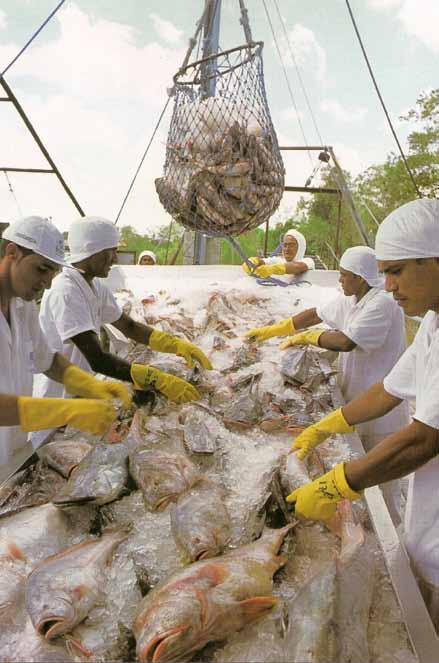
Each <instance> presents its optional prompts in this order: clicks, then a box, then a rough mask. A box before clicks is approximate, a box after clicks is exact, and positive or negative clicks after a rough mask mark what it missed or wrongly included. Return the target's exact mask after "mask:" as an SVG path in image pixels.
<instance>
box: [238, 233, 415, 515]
mask: <svg viewBox="0 0 439 663" xmlns="http://www.w3.org/2000/svg"><path fill="white" fill-rule="evenodd" d="M340 284H341V287H342V289H343V294H342V293H339V294H338V295H337V297H336V298H335V299H331V300H330V301H329V302H328V303H325V304H323V305H321V306H318V307H317V308H311V309H307V310H306V311H303V312H302V313H298V314H297V315H295V316H294V317H293V318H288V319H287V320H283V321H281V322H280V323H278V324H275V325H271V326H269V327H260V328H255V329H251V330H250V331H249V332H247V337H249V338H253V339H256V340H259V341H263V340H266V339H268V338H271V337H273V336H286V335H290V334H294V335H292V336H289V337H288V338H287V339H286V340H285V341H284V342H283V343H281V345H280V347H281V348H282V349H286V348H288V347H291V346H303V345H315V346H318V347H322V348H327V349H329V350H336V351H338V352H340V355H339V384H340V389H341V392H342V395H343V397H344V399H345V401H346V402H349V401H351V400H352V399H353V398H355V397H356V396H358V395H359V394H361V393H363V392H364V391H365V390H366V389H369V387H371V386H372V385H374V384H375V383H376V382H379V381H381V380H382V379H383V378H384V377H385V376H386V375H387V374H388V373H389V372H390V371H391V369H392V368H393V367H394V366H395V364H396V362H397V361H398V359H399V358H400V357H401V355H402V354H403V352H404V351H405V349H406V341H405V331H404V315H403V312H402V310H401V308H400V307H399V306H398V305H397V303H396V302H395V301H394V299H393V298H392V296H391V295H389V294H388V293H386V292H385V291H384V289H383V286H384V279H383V278H382V277H381V276H380V275H379V273H378V267H377V261H376V257H375V251H374V250H373V249H371V248H369V247H366V246H355V247H353V248H350V249H347V251H345V252H344V254H343V256H342V257H341V260H340ZM321 322H325V323H326V324H327V325H328V326H329V327H330V328H331V331H325V330H323V329H310V330H307V331H303V332H300V333H296V332H298V331H299V330H301V329H305V328H307V327H312V326H313V325H317V324H319V323H321ZM408 423H409V410H408V404H407V403H406V402H403V403H401V404H400V405H399V406H398V407H396V408H395V409H394V410H392V412H389V413H388V414H387V415H386V416H384V417H381V418H380V419H377V420H374V421H368V422H366V423H363V424H361V425H359V426H358V427H357V431H358V433H359V435H360V437H361V441H362V443H363V446H364V448H365V450H366V451H369V450H370V449H372V448H373V447H374V446H375V445H376V444H378V442H380V441H381V440H382V439H383V438H384V437H386V436H387V435H390V434H391V433H394V432H396V431H398V430H400V429H401V428H403V427H404V426H406V425H407V424H408ZM299 456H300V454H299ZM381 489H382V491H383V494H384V498H385V500H386V504H387V506H388V508H389V511H390V513H391V516H392V519H393V521H394V522H395V523H399V522H400V516H399V509H400V500H401V492H400V485H399V481H395V482H391V483H389V484H385V485H384V486H381Z"/></svg>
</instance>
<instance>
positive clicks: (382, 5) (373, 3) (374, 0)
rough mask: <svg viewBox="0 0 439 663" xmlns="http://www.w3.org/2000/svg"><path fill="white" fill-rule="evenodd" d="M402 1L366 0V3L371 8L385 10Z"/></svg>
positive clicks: (398, 4) (394, 7)
mask: <svg viewBox="0 0 439 663" xmlns="http://www.w3.org/2000/svg"><path fill="white" fill-rule="evenodd" d="M402 1H403V0H368V4H369V7H371V8H372V9H377V10H378V11H387V10H389V9H396V8H397V7H399V6H400V5H401V2H402Z"/></svg>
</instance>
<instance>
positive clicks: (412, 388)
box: [383, 339, 416, 400]
mask: <svg viewBox="0 0 439 663" xmlns="http://www.w3.org/2000/svg"><path fill="white" fill-rule="evenodd" d="M383 385H384V389H385V390H386V391H387V393H389V394H390V395H391V396H395V397H396V398H402V399H403V400H414V399H415V398H416V339H415V340H414V341H413V343H412V345H411V346H410V347H408V348H407V350H406V351H405V352H404V354H403V355H402V356H401V357H400V358H399V360H398V361H397V362H396V364H395V366H394V367H393V368H392V370H391V371H390V373H389V374H388V375H387V376H386V377H385V378H384V381H383Z"/></svg>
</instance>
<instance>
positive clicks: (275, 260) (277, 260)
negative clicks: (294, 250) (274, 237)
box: [263, 256, 285, 265]
mask: <svg viewBox="0 0 439 663" xmlns="http://www.w3.org/2000/svg"><path fill="white" fill-rule="evenodd" d="M263 261H264V263H265V264H266V265H280V264H281V263H283V262H285V260H284V258H283V257H282V256H269V257H268V258H263Z"/></svg>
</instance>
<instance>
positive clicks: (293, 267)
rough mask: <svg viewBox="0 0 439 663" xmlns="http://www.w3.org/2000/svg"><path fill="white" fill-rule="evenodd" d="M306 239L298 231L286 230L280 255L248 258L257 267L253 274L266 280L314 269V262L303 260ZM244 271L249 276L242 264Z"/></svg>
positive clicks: (245, 266)
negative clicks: (271, 277)
mask: <svg viewBox="0 0 439 663" xmlns="http://www.w3.org/2000/svg"><path fill="white" fill-rule="evenodd" d="M305 253H306V239H305V237H304V236H303V235H302V233H301V232H299V231H298V230H294V229H291V230H287V232H286V233H285V235H284V237H283V241H282V254H281V255H280V256H272V257H270V258H264V259H262V258H249V261H250V262H251V263H253V264H254V265H258V267H257V268H256V269H255V271H254V274H256V276H258V277H260V278H262V279H266V278H269V277H270V276H285V275H287V276H288V275H291V276H298V275H299V274H303V273H304V272H307V271H308V270H309V269H315V264H314V260H313V259H312V258H305ZM242 268H243V269H244V271H245V272H246V273H247V274H249V273H250V269H249V267H248V265H247V263H245V262H244V263H243V264H242Z"/></svg>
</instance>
